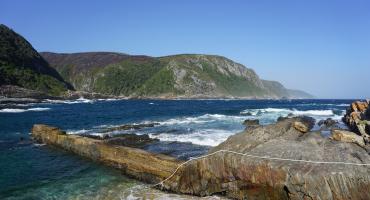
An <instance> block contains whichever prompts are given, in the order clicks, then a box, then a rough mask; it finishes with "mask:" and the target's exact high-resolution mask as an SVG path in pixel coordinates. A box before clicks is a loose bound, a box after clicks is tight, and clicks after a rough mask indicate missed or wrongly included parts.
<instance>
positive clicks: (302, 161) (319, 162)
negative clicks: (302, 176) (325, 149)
mask: <svg viewBox="0 0 370 200" xmlns="http://www.w3.org/2000/svg"><path fill="white" fill-rule="evenodd" d="M221 152H226V153H233V154H236V155H240V156H245V157H250V158H258V159H266V160H280V161H289V162H301V163H312V164H334V165H354V166H370V163H351V162H336V161H312V160H299V159H289V158H279V157H268V156H256V155H252V154H247V153H240V152H235V151H230V150H218V151H215V152H213V153H210V154H207V155H204V156H199V157H196V158H190V159H189V160H187V161H185V162H183V163H181V164H180V165H179V166H178V167H177V168H176V169H175V171H174V172H173V173H172V174H171V175H170V176H169V177H167V178H166V179H164V180H163V181H161V182H159V183H157V184H154V185H153V187H155V186H158V185H161V186H163V184H164V182H166V181H168V180H169V179H171V178H172V177H173V176H174V175H175V174H176V173H177V171H178V170H179V169H180V168H181V167H182V166H184V165H186V164H188V163H189V162H191V161H193V160H199V159H203V158H206V157H209V156H213V155H215V154H218V153H221Z"/></svg>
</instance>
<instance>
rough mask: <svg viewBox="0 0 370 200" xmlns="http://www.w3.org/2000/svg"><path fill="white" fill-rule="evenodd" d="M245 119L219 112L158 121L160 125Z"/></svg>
mask: <svg viewBox="0 0 370 200" xmlns="http://www.w3.org/2000/svg"><path fill="white" fill-rule="evenodd" d="M243 119H245V117H244V116H234V115H221V114H205V115H201V116H198V117H182V118H174V119H169V120H166V121H162V122H160V121H159V122H158V123H160V124H161V125H174V124H191V123H193V124H202V123H209V122H215V121H241V120H243Z"/></svg>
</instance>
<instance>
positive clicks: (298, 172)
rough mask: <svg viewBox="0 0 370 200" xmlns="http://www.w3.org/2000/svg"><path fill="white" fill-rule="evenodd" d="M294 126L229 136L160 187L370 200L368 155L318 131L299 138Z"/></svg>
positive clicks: (287, 123) (258, 196)
mask: <svg viewBox="0 0 370 200" xmlns="http://www.w3.org/2000/svg"><path fill="white" fill-rule="evenodd" d="M297 121H298V122H302V121H303V120H302V119H299V118H292V119H285V120H282V121H280V122H278V123H276V124H274V125H268V126H259V127H256V128H254V129H247V130H245V131H244V132H241V133H239V134H236V135H233V136H231V137H229V138H228V139H227V140H226V141H225V142H223V143H221V144H220V145H219V146H217V147H214V148H213V149H211V150H210V151H209V153H208V155H205V156H203V157H202V158H199V159H195V160H192V161H189V162H187V163H185V164H183V165H182V166H181V167H180V168H179V169H178V170H177V171H176V172H175V174H174V175H173V176H171V177H169V178H168V179H167V180H165V181H164V182H163V188H164V189H167V190H171V191H175V192H181V193H186V194H195V195H200V196H204V195H211V194H225V195H227V196H229V197H231V198H236V199H302V200H303V199H317V200H318V199H338V200H339V199H370V193H369V190H370V167H369V166H362V165H361V164H369V165H370V156H369V154H368V153H367V152H366V150H365V149H364V148H361V147H360V146H359V145H357V144H354V143H351V142H350V143H348V142H342V141H336V140H332V139H330V138H326V137H323V136H322V135H321V134H320V132H309V133H306V134H301V133H300V132H299V131H298V130H296V128H294V126H293V124H294V123H295V122H297ZM328 162H329V163H328ZM330 162H332V163H330Z"/></svg>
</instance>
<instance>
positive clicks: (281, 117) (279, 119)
mask: <svg viewBox="0 0 370 200" xmlns="http://www.w3.org/2000/svg"><path fill="white" fill-rule="evenodd" d="M286 119H289V118H288V117H283V116H279V117H278V118H277V121H278V122H280V121H284V120H286Z"/></svg>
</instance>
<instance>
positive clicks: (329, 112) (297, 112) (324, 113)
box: [292, 110, 334, 116]
mask: <svg viewBox="0 0 370 200" xmlns="http://www.w3.org/2000/svg"><path fill="white" fill-rule="evenodd" d="M292 113H293V114H294V115H311V116H312V115H317V116H333V115H334V112H333V111H332V110H306V111H300V110H293V111H292Z"/></svg>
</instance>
